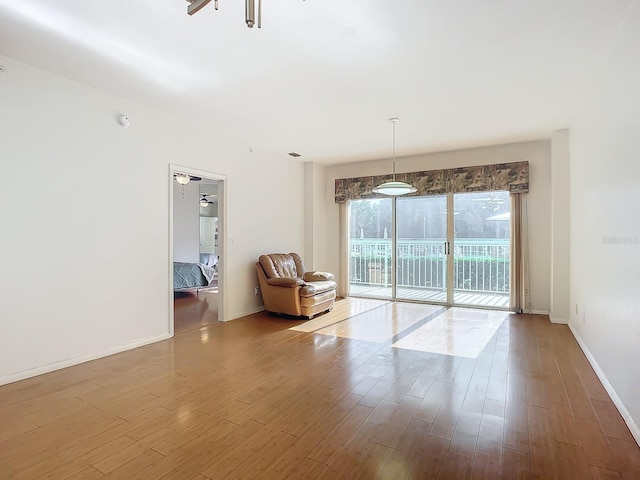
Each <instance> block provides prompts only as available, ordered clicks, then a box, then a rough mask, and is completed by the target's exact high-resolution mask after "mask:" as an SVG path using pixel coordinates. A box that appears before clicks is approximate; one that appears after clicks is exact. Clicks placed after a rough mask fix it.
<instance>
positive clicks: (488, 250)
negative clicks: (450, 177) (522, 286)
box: [451, 192, 511, 308]
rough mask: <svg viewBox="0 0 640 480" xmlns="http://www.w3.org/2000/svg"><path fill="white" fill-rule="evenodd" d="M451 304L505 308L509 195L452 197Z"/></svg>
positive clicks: (483, 194) (507, 299) (507, 286)
mask: <svg viewBox="0 0 640 480" xmlns="http://www.w3.org/2000/svg"><path fill="white" fill-rule="evenodd" d="M452 200H453V206H454V208H455V217H454V218H455V220H454V222H453V223H454V231H453V241H452V248H451V253H452V256H453V302H452V303H453V304H455V305H479V306H485V307H497V308H508V306H509V271H510V269H509V253H510V245H509V240H510V227H509V222H510V217H511V214H510V211H509V192H472V193H456V194H455V195H453V199H452Z"/></svg>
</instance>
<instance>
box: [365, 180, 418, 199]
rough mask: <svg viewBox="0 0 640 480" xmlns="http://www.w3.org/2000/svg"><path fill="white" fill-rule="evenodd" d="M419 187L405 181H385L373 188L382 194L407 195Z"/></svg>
mask: <svg viewBox="0 0 640 480" xmlns="http://www.w3.org/2000/svg"><path fill="white" fill-rule="evenodd" d="M417 190H418V189H417V188H416V187H413V186H411V185H409V184H408V183H404V182H385V183H382V184H380V185H378V186H377V187H374V188H373V193H380V194H382V195H393V196H396V195H406V194H407V193H413V192H416V191H417Z"/></svg>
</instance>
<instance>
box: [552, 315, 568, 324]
mask: <svg viewBox="0 0 640 480" xmlns="http://www.w3.org/2000/svg"><path fill="white" fill-rule="evenodd" d="M549 321H550V322H551V323H559V324H562V325H569V320H565V319H564V318H555V317H552V316H551V315H549Z"/></svg>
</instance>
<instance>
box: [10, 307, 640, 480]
mask: <svg viewBox="0 0 640 480" xmlns="http://www.w3.org/2000/svg"><path fill="white" fill-rule="evenodd" d="M343 302H346V303H343ZM350 302H351V301H350V300H349V299H346V300H342V301H341V302H339V303H338V305H337V306H336V310H337V309H341V310H342V312H343V315H346V316H345V318H346V319H349V318H352V319H353V321H354V322H356V321H357V318H358V316H360V315H363V314H370V313H371V312H372V311H373V312H375V311H379V312H380V317H379V318H378V320H376V318H375V317H373V318H372V320H371V329H372V330H375V329H376V324H377V322H378V321H379V322H380V324H384V323H385V322H386V323H388V318H384V316H385V313H384V312H385V311H387V309H385V308H375V309H369V308H365V307H363V305H362V304H359V305H358V304H356V303H355V302H354V303H353V309H352V311H350V310H351V303H350ZM196 310H197V309H196ZM399 311H400V310H398V311H397V312H399ZM397 312H396V314H395V315H399V313H397ZM414 314H415V312H413V311H412V315H414ZM320 318H321V317H320ZM341 321H347V322H348V321H350V320H341ZM425 321H429V320H428V319H427V317H425ZM304 323H305V322H303V321H297V320H290V319H282V318H278V317H273V316H270V315H268V314H265V313H261V314H256V315H252V316H249V317H246V318H243V319H239V320H235V321H232V322H228V323H214V324H211V325H208V326H204V327H201V328H196V329H193V330H188V331H185V332H184V333H181V334H179V335H176V337H175V338H173V339H171V340H168V341H164V342H160V343H157V344H154V345H149V346H146V347H142V348H138V349H135V350H132V351H128V352H124V353H120V354H117V355H113V356H111V357H107V358H103V359H99V360H95V361H92V362H88V363H85V364H82V365H78V366H75V367H71V368H67V369H64V370H60V371H57V372H53V373H49V374H47V375H43V376H40V377H36V378H32V379H28V380H24V381H21V382H17V383H13V384H10V385H5V386H3V387H0V425H1V428H0V478H2V479H12V480H20V479H39V478H48V479H102V478H114V479H153V480H156V479H172V480H173V479H178V480H181V479H199V480H207V479H219V478H226V479H251V478H261V479H302V478H305V479H313V478H316V479H331V480H333V479H338V478H354V479H355V478H362V479H375V478H379V479H438V478H440V479H509V480H511V479H557V480H572V479H577V480H584V479H605V478H606V479H614V478H615V479H627V480H631V479H638V478H640V450H639V449H638V446H637V445H636V444H635V442H634V440H633V438H632V437H631V434H630V433H629V431H628V429H627V428H626V426H625V424H624V423H623V421H622V418H621V417H620V415H619V414H618V412H617V410H616V409H615V407H614V406H613V404H612V402H611V400H610V398H609V397H608V396H607V394H606V392H605V390H604V388H603V387H602V385H601V384H600V382H599V381H598V379H597V377H596V376H595V374H594V372H593V370H592V369H591V367H590V366H589V364H588V363H587V360H586V359H585V357H584V355H583V354H582V352H581V351H580V349H579V347H578V345H577V344H576V342H575V341H574V339H573V337H572V336H571V333H570V331H569V330H568V328H567V327H566V326H563V325H553V324H551V323H549V321H548V319H547V318H546V317H542V316H529V315H508V316H507V319H506V320H505V321H504V322H503V323H502V325H501V326H500V327H499V328H498V330H497V332H496V333H495V335H493V337H492V338H491V339H490V341H489V343H488V344H487V346H486V347H485V348H484V349H483V350H482V352H481V353H480V355H479V356H478V357H477V358H474V359H472V358H463V357H455V356H448V355H440V354H434V353H429V352H421V351H417V350H406V349H402V348H395V347H392V342H397V341H399V340H401V339H402V337H403V332H398V333H396V334H395V335H394V338H393V339H391V340H386V341H381V342H375V341H365V340H357V339H351V338H346V337H342V336H333V335H328V334H320V333H314V332H308V331H295V330H291V327H293V326H295V325H304ZM406 325H407V331H411V329H412V328H414V326H415V322H413V320H412V321H410V322H407V323H406ZM385 328H386V327H385Z"/></svg>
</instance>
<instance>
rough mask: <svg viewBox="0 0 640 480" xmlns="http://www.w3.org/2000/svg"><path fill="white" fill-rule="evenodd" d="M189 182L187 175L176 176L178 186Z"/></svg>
mask: <svg viewBox="0 0 640 480" xmlns="http://www.w3.org/2000/svg"><path fill="white" fill-rule="evenodd" d="M190 181H191V178H189V175H182V174H178V175H176V182H178V183H179V184H180V185H186V184H187V183H189V182H190Z"/></svg>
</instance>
